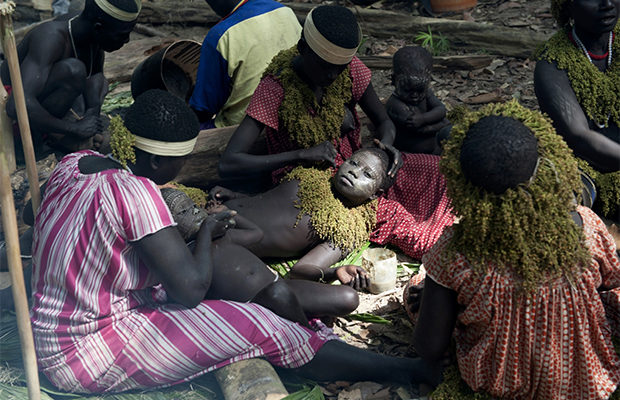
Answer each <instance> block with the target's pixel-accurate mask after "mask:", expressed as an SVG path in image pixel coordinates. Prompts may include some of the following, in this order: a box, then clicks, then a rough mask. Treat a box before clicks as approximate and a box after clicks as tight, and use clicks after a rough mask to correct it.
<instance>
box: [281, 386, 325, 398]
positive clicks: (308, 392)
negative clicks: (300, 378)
mask: <svg viewBox="0 0 620 400" xmlns="http://www.w3.org/2000/svg"><path fill="white" fill-rule="evenodd" d="M282 400H325V396H323V392H321V388H320V387H319V385H315V386H314V387H310V386H308V387H306V388H303V389H301V390H299V391H297V392H295V393H291V394H289V395H288V396H286V397H284V398H283V399H282Z"/></svg>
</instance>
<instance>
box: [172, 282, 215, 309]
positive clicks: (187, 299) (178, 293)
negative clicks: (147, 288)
mask: <svg viewBox="0 0 620 400" xmlns="http://www.w3.org/2000/svg"><path fill="white" fill-rule="evenodd" d="M210 284H211V279H210V278H209V279H202V280H190V279H188V280H186V281H185V282H183V284H182V285H178V286H177V287H175V288H168V292H169V294H170V297H172V299H173V300H174V301H175V302H177V303H179V304H181V305H182V306H184V307H187V308H194V307H196V306H197V305H198V304H200V302H201V301H202V300H204V298H205V296H206V294H207V291H208V290H209V286H210Z"/></svg>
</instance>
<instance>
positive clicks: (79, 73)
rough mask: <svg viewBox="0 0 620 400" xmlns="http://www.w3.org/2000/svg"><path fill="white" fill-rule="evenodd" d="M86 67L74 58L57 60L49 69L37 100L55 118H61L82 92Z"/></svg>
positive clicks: (84, 85)
mask: <svg viewBox="0 0 620 400" xmlns="http://www.w3.org/2000/svg"><path fill="white" fill-rule="evenodd" d="M85 87H86V68H85V67H84V64H83V63H82V62H81V61H80V60H78V59H75V58H67V59H64V60H62V61H59V62H57V63H56V64H54V66H53V67H52V70H51V71H50V75H49V78H48V80H47V83H46V87H45V89H44V90H43V92H42V93H41V95H40V96H39V102H40V103H41V105H42V106H43V108H45V109H46V110H47V112H49V113H50V114H52V115H53V116H55V117H56V118H63V117H64V116H65V115H66V114H67V113H68V112H69V109H70V108H71V106H72V105H73V103H74V102H75V100H76V99H77V98H78V97H79V96H80V95H82V94H83V93H84V89H85Z"/></svg>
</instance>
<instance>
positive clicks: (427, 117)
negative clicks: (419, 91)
mask: <svg viewBox="0 0 620 400" xmlns="http://www.w3.org/2000/svg"><path fill="white" fill-rule="evenodd" d="M426 101H427V105H428V111H427V112H425V113H422V114H421V117H422V125H430V124H436V123H438V122H441V121H442V120H443V119H444V118H445V117H446V106H444V105H443V103H442V102H441V101H439V99H438V98H437V97H436V96H435V94H434V93H433V91H432V90H431V89H430V88H429V89H428V90H427V91H426Z"/></svg>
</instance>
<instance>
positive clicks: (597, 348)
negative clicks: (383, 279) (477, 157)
mask: <svg viewBox="0 0 620 400" xmlns="http://www.w3.org/2000/svg"><path fill="white" fill-rule="evenodd" d="M578 211H579V214H580V215H581V216H582V218H583V228H584V234H585V237H586V243H587V246H588V248H589V250H590V252H591V253H592V257H593V258H592V262H591V264H590V265H589V266H588V267H587V268H586V269H585V270H584V271H583V272H582V273H581V275H580V276H579V277H577V279H576V281H575V282H574V283H573V284H570V283H569V282H567V281H566V280H564V279H557V280H554V281H551V282H549V283H548V284H546V285H545V286H542V287H541V288H540V289H539V290H538V291H537V292H535V293H533V294H532V295H531V296H530V297H527V296H524V295H521V294H519V293H518V292H516V290H515V280H514V277H513V276H511V275H509V274H504V275H500V274H499V273H498V272H496V271H495V270H494V269H493V266H489V269H488V272H487V273H486V274H485V275H476V274H474V272H473V271H472V269H471V266H470V264H469V262H468V261H467V260H466V259H465V258H464V257H463V256H457V258H456V259H455V260H454V261H453V262H452V263H451V264H450V265H442V264H441V263H440V257H439V255H440V254H441V253H442V252H444V251H445V248H446V245H447V243H448V242H449V240H450V237H451V235H452V229H450V228H448V229H447V230H446V232H445V233H444V235H443V236H442V237H441V238H440V239H439V241H438V242H437V244H436V245H435V246H434V247H433V248H432V249H431V251H430V252H429V253H428V254H427V255H426V256H425V257H424V258H423V261H424V265H425V267H426V270H427V274H428V276H429V277H430V278H432V279H433V280H434V281H436V282H437V283H438V284H440V285H442V286H445V287H448V288H450V289H452V290H454V291H456V292H457V294H458V297H457V300H458V302H459V304H460V305H461V306H462V311H461V312H460V313H459V315H458V319H457V325H456V328H455V332H454V338H455V341H456V344H457V346H456V349H457V359H458V365H459V370H460V372H461V375H462V377H463V379H464V380H465V382H467V384H468V385H469V386H470V387H471V388H472V389H474V390H477V391H479V390H484V391H486V392H488V393H489V394H491V395H493V396H496V397H498V398H511V399H552V400H553V399H592V400H595V399H606V398H608V397H609V395H610V394H611V393H612V392H613V391H614V389H615V388H616V386H617V385H618V383H619V382H620V359H618V356H617V354H616V352H615V351H614V348H613V346H612V343H611V333H612V332H611V328H610V324H609V323H608V321H607V318H606V309H607V316H608V317H611V318H610V319H611V321H610V322H611V325H612V326H613V327H615V328H614V329H617V326H618V319H617V317H618V309H619V302H618V295H619V292H620V260H619V259H618V255H617V254H616V246H615V243H614V241H613V239H612V237H611V235H610V234H609V233H608V232H607V229H606V227H605V225H604V224H603V222H602V221H601V220H600V219H599V218H598V217H597V216H596V214H594V213H593V212H592V211H591V210H589V209H587V208H584V207H580V208H579V209H578ZM419 280H420V279H415V281H419ZM599 290H600V293H599ZM614 319H615V321H614ZM616 332H617V331H616Z"/></svg>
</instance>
